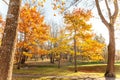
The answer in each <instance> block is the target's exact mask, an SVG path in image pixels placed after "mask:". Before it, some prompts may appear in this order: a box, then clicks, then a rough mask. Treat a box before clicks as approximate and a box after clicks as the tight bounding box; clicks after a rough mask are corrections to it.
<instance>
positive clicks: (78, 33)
mask: <svg viewBox="0 0 120 80" xmlns="http://www.w3.org/2000/svg"><path fill="white" fill-rule="evenodd" d="M90 17H91V11H84V10H82V9H75V10H74V11H73V12H72V13H71V14H66V15H65V23H66V24H67V30H68V31H69V34H71V35H72V38H73V40H74V41H73V42H74V66H75V72H77V62H76V60H77V59H76V58H77V44H78V43H77V42H78V41H77V40H80V39H83V37H85V36H86V37H90V36H91V35H90V34H89V31H90V28H91V25H90V24H87V23H86V22H87V21H88V20H89V19H90Z"/></svg>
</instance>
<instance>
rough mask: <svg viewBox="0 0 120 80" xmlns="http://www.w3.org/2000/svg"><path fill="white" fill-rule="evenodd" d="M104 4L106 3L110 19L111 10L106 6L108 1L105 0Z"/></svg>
mask: <svg viewBox="0 0 120 80" xmlns="http://www.w3.org/2000/svg"><path fill="white" fill-rule="evenodd" d="M105 4H106V7H107V10H108V16H109V19H111V10H110V8H109V6H108V1H107V0H105Z"/></svg>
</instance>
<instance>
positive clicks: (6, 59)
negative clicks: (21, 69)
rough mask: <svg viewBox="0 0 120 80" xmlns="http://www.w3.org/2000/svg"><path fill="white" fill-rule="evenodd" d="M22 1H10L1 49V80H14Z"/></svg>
mask: <svg viewBox="0 0 120 80" xmlns="http://www.w3.org/2000/svg"><path fill="white" fill-rule="evenodd" d="M20 1H21V0H10V3H9V9H8V14H7V19H6V26H5V30H4V35H3V38H2V44H1V48H0V80H12V69H13V60H14V52H15V42H16V34H17V25H18V16H19V7H20Z"/></svg>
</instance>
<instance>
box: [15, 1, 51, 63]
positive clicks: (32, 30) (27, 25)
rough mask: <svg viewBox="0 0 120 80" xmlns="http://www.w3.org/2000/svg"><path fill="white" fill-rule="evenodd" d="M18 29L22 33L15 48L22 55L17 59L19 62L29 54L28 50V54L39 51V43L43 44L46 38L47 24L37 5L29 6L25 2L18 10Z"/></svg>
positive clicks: (47, 32)
mask: <svg viewBox="0 0 120 80" xmlns="http://www.w3.org/2000/svg"><path fill="white" fill-rule="evenodd" d="M18 30H19V33H20V34H22V35H23V40H20V39H19V43H18V48H17V49H18V50H19V51H18V52H17V53H19V54H22V56H23V58H22V59H21V58H20V59H21V60H19V61H20V62H19V63H21V61H24V62H25V55H27V56H29V55H28V52H29V53H30V56H31V54H32V53H36V54H34V55H37V54H38V53H40V52H39V51H41V50H40V49H41V48H40V45H43V44H44V42H45V41H46V40H47V39H48V34H49V26H48V25H46V24H45V23H44V17H43V16H42V15H41V14H40V12H39V11H37V7H36V6H32V7H31V6H30V4H28V3H26V4H25V5H24V6H23V7H22V8H21V11H20V21H19V27H18ZM19 36H21V35H19ZM23 52H24V54H23ZM22 56H21V57H22ZM24 62H22V63H24Z"/></svg>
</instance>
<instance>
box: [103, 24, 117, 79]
mask: <svg viewBox="0 0 120 80" xmlns="http://www.w3.org/2000/svg"><path fill="white" fill-rule="evenodd" d="M109 40H110V41H109V45H108V62H107V68H106V73H105V77H115V68H114V63H115V38H114V27H113V26H110V29H109Z"/></svg>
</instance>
